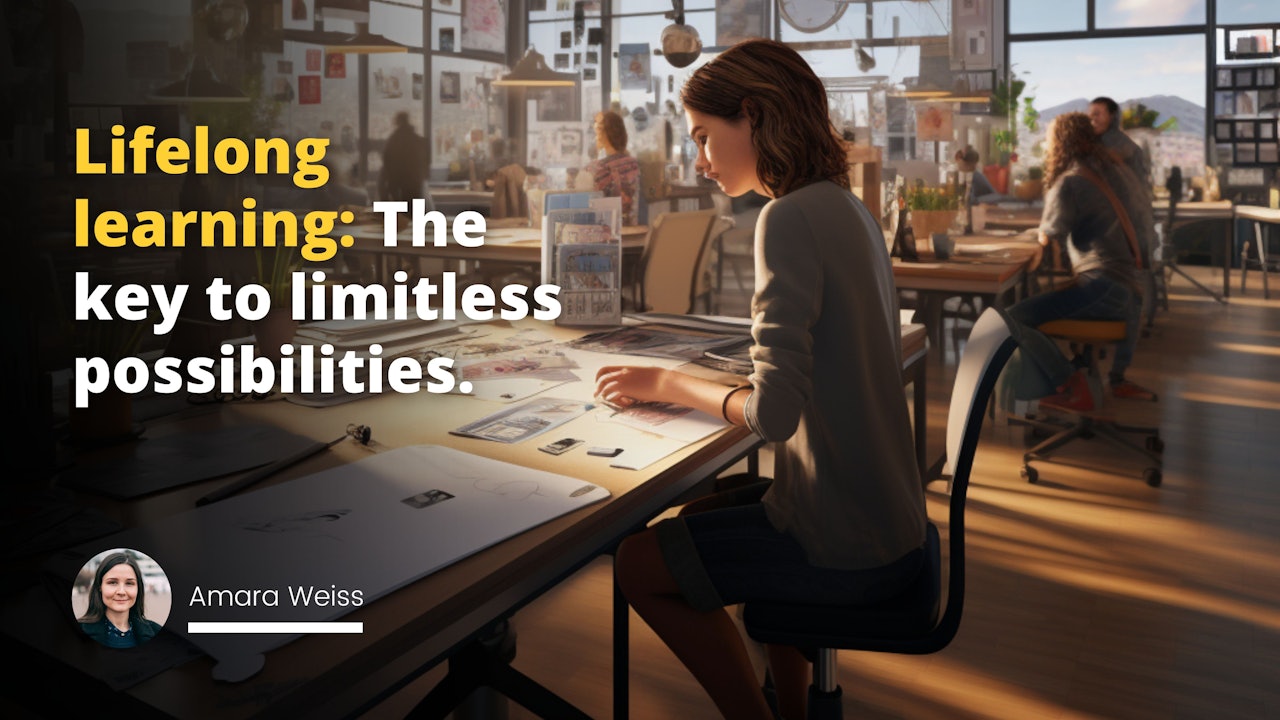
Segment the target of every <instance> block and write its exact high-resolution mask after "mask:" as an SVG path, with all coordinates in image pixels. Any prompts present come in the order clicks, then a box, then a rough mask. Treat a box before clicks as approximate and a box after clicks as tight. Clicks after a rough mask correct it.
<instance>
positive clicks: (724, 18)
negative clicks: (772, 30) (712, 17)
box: [716, 0, 764, 47]
mask: <svg viewBox="0 0 1280 720" xmlns="http://www.w3.org/2000/svg"><path fill="white" fill-rule="evenodd" d="M753 37H764V2H763V0H717V1H716V45H719V46H721V47H727V46H729V45H734V44H736V43H740V42H742V41H743V40H746V39H748V38H753Z"/></svg>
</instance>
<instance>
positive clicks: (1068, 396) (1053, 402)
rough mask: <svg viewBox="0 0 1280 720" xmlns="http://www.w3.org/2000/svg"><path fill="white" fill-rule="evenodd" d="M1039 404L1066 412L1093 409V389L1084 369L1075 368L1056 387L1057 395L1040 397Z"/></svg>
mask: <svg viewBox="0 0 1280 720" xmlns="http://www.w3.org/2000/svg"><path fill="white" fill-rule="evenodd" d="M1040 404H1041V405H1043V406H1046V407H1051V408H1055V409H1058V410H1065V411H1067V412H1089V411H1090V410H1092V409H1093V404H1094V403H1093V390H1092V389H1091V388H1090V387H1089V377H1088V376H1087V375H1085V371H1084V370H1077V371H1075V372H1074V373H1072V374H1071V377H1069V378H1067V381H1066V382H1065V383H1063V384H1062V387H1060V388H1058V394H1057V395H1050V396H1048V397H1042V398H1040Z"/></svg>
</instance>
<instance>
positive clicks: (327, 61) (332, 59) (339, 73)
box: [324, 53, 347, 79]
mask: <svg viewBox="0 0 1280 720" xmlns="http://www.w3.org/2000/svg"><path fill="white" fill-rule="evenodd" d="M324 76H325V77H327V78H339V79H340V78H345V77H346V76H347V56H346V55H345V54H344V53H329V54H328V55H326V56H325V58H324Z"/></svg>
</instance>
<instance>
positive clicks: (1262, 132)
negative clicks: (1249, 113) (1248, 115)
mask: <svg viewBox="0 0 1280 720" xmlns="http://www.w3.org/2000/svg"><path fill="white" fill-rule="evenodd" d="M1258 139H1259V140H1275V139H1276V121H1275V120H1274V119H1270V120H1263V121H1262V122H1260V123H1258Z"/></svg>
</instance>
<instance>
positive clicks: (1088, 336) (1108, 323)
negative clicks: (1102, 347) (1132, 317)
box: [1038, 320, 1125, 343]
mask: <svg viewBox="0 0 1280 720" xmlns="http://www.w3.org/2000/svg"><path fill="white" fill-rule="evenodd" d="M1038 329H1039V330H1040V332H1042V333H1044V334H1045V335H1049V336H1051V337H1058V338H1063V339H1066V340H1074V341H1075V342H1080V343H1108V342H1119V341H1121V340H1123V339H1124V335H1125V327H1124V321H1123V320H1050V321H1049V322H1047V323H1044V324H1043V325H1041V326H1040V327H1039V328H1038Z"/></svg>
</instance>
